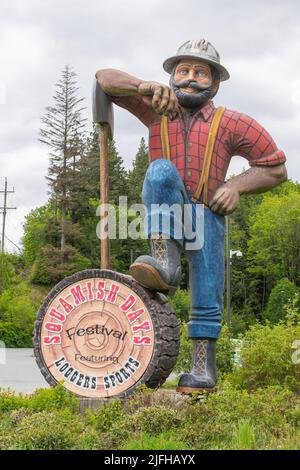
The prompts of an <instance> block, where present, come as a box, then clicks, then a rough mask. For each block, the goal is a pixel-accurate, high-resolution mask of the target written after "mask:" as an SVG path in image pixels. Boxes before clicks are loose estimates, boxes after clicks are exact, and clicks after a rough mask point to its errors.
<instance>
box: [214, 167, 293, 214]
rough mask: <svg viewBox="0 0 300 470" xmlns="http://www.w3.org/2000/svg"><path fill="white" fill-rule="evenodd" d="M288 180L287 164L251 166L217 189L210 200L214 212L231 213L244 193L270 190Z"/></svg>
mask: <svg viewBox="0 0 300 470" xmlns="http://www.w3.org/2000/svg"><path fill="white" fill-rule="evenodd" d="M286 180H287V171H286V167H285V164H284V163H282V164H280V165H276V166H270V167H263V166H256V167H252V168H249V169H248V170H246V171H244V172H243V173H241V174H240V175H237V176H234V177H233V178H231V179H230V180H229V181H227V182H226V183H225V184H224V185H222V186H221V187H220V188H219V189H217V191H216V193H215V195H214V197H213V199H212V200H211V202H210V208H211V210H212V211H213V212H217V213H218V214H222V215H229V214H231V213H232V212H234V210H235V209H236V208H237V206H238V204H239V201H240V196H241V195H243V194H259V193H264V192H266V191H269V190H270V189H272V188H275V186H278V185H279V184H281V183H283V182H284V181H286Z"/></svg>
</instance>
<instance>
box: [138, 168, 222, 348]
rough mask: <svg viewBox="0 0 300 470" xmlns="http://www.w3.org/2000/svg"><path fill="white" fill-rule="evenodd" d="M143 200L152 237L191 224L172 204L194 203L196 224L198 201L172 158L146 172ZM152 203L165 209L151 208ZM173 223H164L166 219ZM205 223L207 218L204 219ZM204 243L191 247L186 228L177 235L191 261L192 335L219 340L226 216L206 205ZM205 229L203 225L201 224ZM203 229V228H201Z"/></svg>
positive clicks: (171, 232) (148, 232)
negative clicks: (188, 189)
mask: <svg viewBox="0 0 300 470" xmlns="http://www.w3.org/2000/svg"><path fill="white" fill-rule="evenodd" d="M142 201H143V204H144V205H145V206H146V209H147V224H146V232H147V235H148V236H149V235H150V234H151V233H154V232H165V233H166V234H167V235H168V236H170V237H172V238H173V237H174V233H180V232H181V230H178V231H177V232H176V227H177V229H178V227H179V228H180V226H183V227H184V225H185V224H186V223H187V219H186V217H189V216H188V214H187V215H186V213H185V218H184V219H183V218H181V219H180V218H179V217H178V214H173V213H172V212H170V211H168V210H167V207H168V206H172V205H173V204H179V205H180V206H181V207H182V209H183V207H184V204H190V206H189V207H190V209H191V213H190V217H192V226H193V228H194V229H195V228H197V227H196V226H195V220H196V216H195V214H196V204H197V203H193V202H192V201H191V198H190V196H189V195H188V194H187V192H186V190H185V187H184V184H183V181H182V179H181V178H180V176H179V173H178V170H177V168H176V167H175V165H173V163H171V162H170V161H169V160H165V159H159V160H155V161H153V162H152V163H151V164H150V165H149V167H148V170H147V173H146V175H145V179H144V184H143V192H142ZM152 204H157V205H162V204H165V205H166V206H165V207H164V208H154V209H153V207H151V205H152ZM166 218H167V219H168V220H170V223H166V224H164V221H165V220H166ZM202 222H203V221H202ZM203 223H204V227H203V226H202V230H203V229H204V233H203V234H204V243H203V246H202V247H201V248H200V249H187V246H188V244H187V242H188V241H190V239H189V240H187V239H186V236H185V234H184V230H182V232H183V233H182V237H179V238H178V237H175V238H176V239H177V241H178V243H180V245H181V246H182V249H183V251H184V252H185V255H186V256H187V259H188V263H189V288H190V298H191V310H190V319H189V322H188V334H189V338H193V339H197V338H214V339H217V338H218V337H219V334H220V330H221V316H222V310H223V290H224V217H223V216H220V215H218V214H214V213H213V212H212V211H211V210H210V209H209V208H207V207H205V208H204V222H203ZM200 228H201V227H200ZM197 229H198V230H199V227H198V228H197Z"/></svg>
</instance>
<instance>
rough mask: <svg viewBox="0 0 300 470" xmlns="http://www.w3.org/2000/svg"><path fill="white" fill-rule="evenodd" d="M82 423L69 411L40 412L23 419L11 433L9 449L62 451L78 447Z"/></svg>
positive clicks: (78, 417)
mask: <svg viewBox="0 0 300 470" xmlns="http://www.w3.org/2000/svg"><path fill="white" fill-rule="evenodd" d="M83 429H84V428H83V422H82V419H81V418H80V416H76V415H75V414H73V413H71V411H70V410H57V411H51V412H49V411H42V412H39V413H35V414H32V415H30V416H27V417H25V418H24V419H23V420H22V421H21V423H20V424H19V425H18V426H17V427H16V428H15V430H14V432H13V433H12V434H13V435H12V439H11V443H10V448H11V449H22V450H62V449H75V448H77V447H78V443H79V441H80V436H81V433H82V432H83Z"/></svg>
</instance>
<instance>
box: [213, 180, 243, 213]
mask: <svg viewBox="0 0 300 470" xmlns="http://www.w3.org/2000/svg"><path fill="white" fill-rule="evenodd" d="M239 202H240V193H239V191H238V190H237V189H236V188H235V187H233V186H231V185H230V184H228V183H226V184H223V185H222V186H221V187H220V188H218V189H217V191H216V192H215V194H214V196H213V198H212V200H211V201H210V203H209V207H210V209H211V210H212V211H213V212H216V213H217V214H220V215H229V214H231V213H232V212H234V211H235V209H236V208H237V207H238V205H239Z"/></svg>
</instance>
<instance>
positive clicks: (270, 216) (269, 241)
mask: <svg viewBox="0 0 300 470" xmlns="http://www.w3.org/2000/svg"><path fill="white" fill-rule="evenodd" d="M250 222H251V230H250V237H251V238H250V240H249V243H248V246H249V256H250V259H251V263H252V265H251V267H250V268H249V269H250V271H252V272H255V273H258V274H261V275H262V276H263V277H264V279H265V288H266V292H267V293H268V292H270V290H271V289H272V288H273V287H274V285H275V283H276V281H278V280H279V279H281V278H283V277H286V278H287V279H289V280H290V281H291V282H293V283H294V284H295V285H297V286H299V285H300V193H299V192H297V191H294V190H291V191H290V192H288V193H287V194H284V195H278V194H276V195H265V196H264V198H263V201H262V203H261V205H260V206H259V207H258V209H257V211H256V212H255V213H254V214H253V215H252V217H251V220H250Z"/></svg>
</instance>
